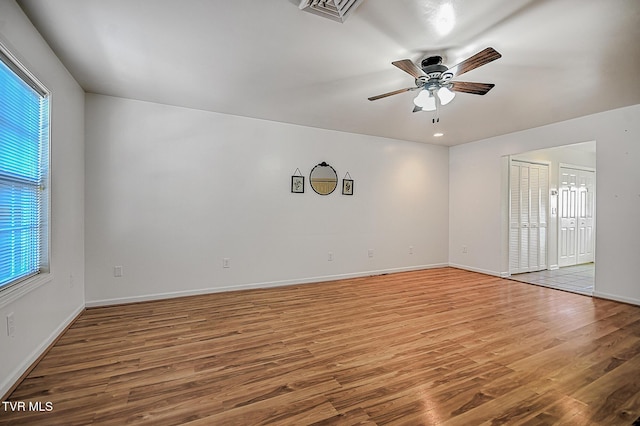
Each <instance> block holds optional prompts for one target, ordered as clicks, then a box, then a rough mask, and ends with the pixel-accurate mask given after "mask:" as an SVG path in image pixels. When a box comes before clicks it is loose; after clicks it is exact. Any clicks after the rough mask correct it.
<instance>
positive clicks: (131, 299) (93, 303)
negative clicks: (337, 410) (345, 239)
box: [85, 263, 449, 308]
mask: <svg viewBox="0 0 640 426" xmlns="http://www.w3.org/2000/svg"><path fill="white" fill-rule="evenodd" d="M447 266H449V264H448V263H435V264H431V265H416V266H407V267H402V268H390V269H381V270H375V271H364V272H355V273H349V274H337V275H324V276H318V277H310V278H300V279H292V280H280V281H266V282H258V283H246V284H238V285H230V286H223V287H210V288H201V289H194V290H184V291H174V292H166V293H155V294H144V295H140V296H128V297H119V298H113V299H100V300H88V301H86V302H85V305H86V307H87V308H94V307H99V306H107V305H121V304H125V303H136V302H148V301H152V300H162V299H172V298H175V297H185V296H197V295H201V294H212V293H222V292H225V291H237V290H250V289H256V288H271V287H283V286H287V285H297V284H311V283H318V282H324V281H337V280H344V279H349V278H361V277H369V276H374V275H383V274H393V273H397V272H410V271H419V270H423V269H435V268H445V267H447Z"/></svg>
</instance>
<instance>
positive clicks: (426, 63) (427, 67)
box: [420, 56, 449, 80]
mask: <svg viewBox="0 0 640 426" xmlns="http://www.w3.org/2000/svg"><path fill="white" fill-rule="evenodd" d="M420 68H422V71H424V73H425V74H426V75H427V80H439V79H440V78H441V77H442V74H443V73H444V72H445V71H447V70H448V69H449V68H447V66H446V65H443V64H442V56H429V57H428V58H425V59H423V60H422V61H421V62H420Z"/></svg>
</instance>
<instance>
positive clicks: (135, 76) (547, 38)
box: [18, 0, 640, 146]
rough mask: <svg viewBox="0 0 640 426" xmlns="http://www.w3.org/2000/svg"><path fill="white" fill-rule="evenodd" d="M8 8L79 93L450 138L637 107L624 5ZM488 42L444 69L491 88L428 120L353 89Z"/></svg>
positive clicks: (229, 2)
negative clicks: (406, 65)
mask: <svg viewBox="0 0 640 426" xmlns="http://www.w3.org/2000/svg"><path fill="white" fill-rule="evenodd" d="M18 3H19V4H20V6H21V7H22V8H23V9H24V11H25V12H26V14H27V15H28V16H29V18H30V19H31V20H32V21H33V23H34V25H35V26H36V27H37V28H38V30H39V31H40V32H41V33H42V35H43V36H44V38H45V39H46V40H47V41H48V43H49V44H50V45H51V47H52V48H53V50H54V51H55V52H56V53H57V55H58V56H59V57H60V59H61V60H62V62H63V63H64V64H65V65H66V66H67V68H68V69H69V71H70V72H71V74H73V76H74V77H75V78H76V80H77V81H78V82H79V83H80V85H81V86H82V87H83V88H84V89H85V90H86V91H87V92H92V93H99V94H105V95H112V96H120V97H126V98H132V99H139V100H145V101H151V102H159V103H165V104H171V105H178V106H184V107H189V108H196V109H203V110H210V111H216V112H222V113H228V114H236V115H242V116H247V117H255V118H262V119H267V120H274V121H280V122H286V123H294V124H301V125H305V126H312V127H321V128H325V129H334V130H340V131H345V132H353V133H362V134H368V135H376V136H383V137H390V138H396V139H404V140H410V141H418V142H428V143H436V144H442V145H450V146H451V145H457V144H460V143H465V142H469V141H473V140H478V139H483V138H486V137H491V136H495V135H499V134H505V133H510V132H513V131H517V130H522V129H527V128H532V127H537V126H541V125H544V124H548V123H552V122H558V121H563V120H567V119H570V118H574V117H579V116H583V115H587V114H592V113H596V112H600V111H605V110H610V109H614V108H619V107H623V106H628V105H634V104H638V103H640V82H638V70H640V1H638V0H533V1H532V0H483V1H478V0H448V1H445V0H393V1H391V0H364V2H363V3H362V4H361V5H360V6H359V7H358V8H357V9H356V10H355V12H354V13H353V14H351V15H350V16H349V18H348V19H347V20H346V22H345V23H338V22H334V21H331V20H329V19H325V18H321V17H319V16H316V15H314V14H311V13H307V12H304V11H301V10H299V8H298V3H299V2H298V1H296V0H56V1H51V0H18ZM447 3H449V4H451V5H452V6H453V10H454V14H455V24H454V25H453V27H452V29H451V31H450V32H449V33H448V34H441V33H439V32H438V29H437V28H436V27H437V26H436V23H437V19H436V16H437V11H438V10H440V8H441V7H442V5H444V4H447ZM487 46H492V47H494V48H495V49H496V50H498V51H499V52H500V53H501V54H502V55H503V56H502V58H501V59H499V60H497V61H495V62H492V63H490V64H487V65H485V66H483V67H481V68H478V69H475V70H473V71H470V72H469V73H467V74H464V75H463V76H461V77H459V78H456V80H464V81H475V82H487V83H495V85H496V86H495V87H494V88H493V90H491V91H490V92H489V93H488V94H487V95H485V96H477V95H471V94H464V93H459V94H458V95H457V96H456V98H455V99H454V100H453V101H452V102H451V104H449V105H447V106H444V107H443V108H442V110H441V112H440V123H439V124H438V125H437V129H436V126H434V125H433V124H432V123H431V118H432V113H429V112H418V113H412V112H411V111H412V109H413V102H412V100H413V98H414V97H415V94H416V92H409V93H403V94H399V95H395V96H392V97H388V98H384V99H380V100H377V101H374V102H370V101H368V100H367V97H370V96H373V95H378V94H381V93H385V92H389V91H392V90H395V89H400V88H405V87H411V86H413V85H414V81H413V78H412V77H411V76H409V75H408V74H405V73H404V72H402V71H400V70H399V69H397V68H396V67H394V66H392V65H391V62H392V61H395V60H398V59H404V58H409V59H412V60H418V61H419V60H420V59H422V58H423V57H424V56H426V54H427V53H430V52H435V53H440V54H444V56H445V64H447V65H449V66H452V65H454V64H456V63H457V62H459V61H460V60H462V59H465V58H466V57H468V56H471V55H472V54H474V53H476V52H478V51H480V50H482V49H483V48H485V47H487ZM435 130H439V131H442V132H444V133H445V135H444V136H443V137H441V138H435V137H434V136H433V133H434V132H435Z"/></svg>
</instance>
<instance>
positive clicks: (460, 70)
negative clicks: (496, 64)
mask: <svg viewBox="0 0 640 426" xmlns="http://www.w3.org/2000/svg"><path fill="white" fill-rule="evenodd" d="M500 58H502V55H501V54H500V53H498V52H497V51H496V50H495V49H494V48H493V47H487V48H486V49H484V50H483V51H482V52H478V53H476V54H475V55H473V56H472V57H470V58H467V59H465V60H464V61H462V62H460V63H459V64H457V65H454V66H453V67H451V68H449V71H448V72H449V73H453V75H454V77H455V76H458V75H462V74H464V73H465V72H469V71H471V70H474V69H476V68H478V67H481V66H483V65H486V64H488V63H489V62H492V61H495V60H496V59H500Z"/></svg>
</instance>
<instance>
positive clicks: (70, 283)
mask: <svg viewBox="0 0 640 426" xmlns="http://www.w3.org/2000/svg"><path fill="white" fill-rule="evenodd" d="M74 285H75V280H74V279H73V274H69V288H73V286H74Z"/></svg>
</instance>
